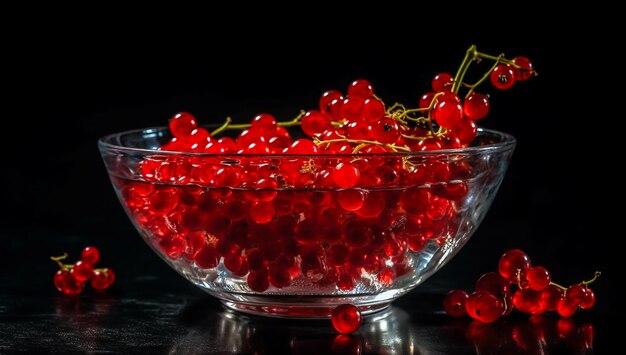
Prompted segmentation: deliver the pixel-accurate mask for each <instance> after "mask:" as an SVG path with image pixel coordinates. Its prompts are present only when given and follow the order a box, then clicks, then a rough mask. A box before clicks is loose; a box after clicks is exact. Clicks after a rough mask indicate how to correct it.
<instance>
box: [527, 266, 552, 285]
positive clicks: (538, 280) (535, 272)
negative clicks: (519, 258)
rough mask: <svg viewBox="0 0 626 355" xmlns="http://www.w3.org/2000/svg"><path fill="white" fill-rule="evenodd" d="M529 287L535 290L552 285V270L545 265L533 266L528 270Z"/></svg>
mask: <svg viewBox="0 0 626 355" xmlns="http://www.w3.org/2000/svg"><path fill="white" fill-rule="evenodd" d="M526 281H528V287H530V288H531V289H533V290H535V291H541V290H543V289H545V288H546V287H548V285H550V281H552V278H551V276H550V272H549V271H548V270H547V269H546V268H545V267H543V266H533V267H531V268H530V269H528V271H527V272H526Z"/></svg>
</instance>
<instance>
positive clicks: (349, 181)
mask: <svg viewBox="0 0 626 355" xmlns="http://www.w3.org/2000/svg"><path fill="white" fill-rule="evenodd" d="M331 175H332V178H333V181H334V182H335V184H336V185H337V186H338V187H340V188H344V189H346V188H350V187H354V186H355V185H356V184H357V183H358V182H359V178H360V177H361V172H360V171H359V169H358V168H357V167H356V166H355V165H354V164H351V163H340V164H339V165H337V167H336V168H335V170H333V172H332V173H331Z"/></svg>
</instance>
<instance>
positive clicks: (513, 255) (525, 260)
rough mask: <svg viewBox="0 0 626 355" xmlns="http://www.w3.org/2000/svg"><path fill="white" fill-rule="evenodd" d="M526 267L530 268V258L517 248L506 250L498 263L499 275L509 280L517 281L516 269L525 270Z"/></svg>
mask: <svg viewBox="0 0 626 355" xmlns="http://www.w3.org/2000/svg"><path fill="white" fill-rule="evenodd" d="M528 268H530V258H529V257H528V255H526V253H524V252H523V251H521V250H519V249H512V250H509V251H507V252H506V253H504V254H503V255H502V257H501V258H500V262H499V263H498V272H499V273H500V275H502V277H504V278H505V279H507V280H509V281H511V282H516V281H517V272H518V271H517V270H521V271H526V270H528Z"/></svg>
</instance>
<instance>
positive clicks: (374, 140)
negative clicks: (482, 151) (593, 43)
mask: <svg viewBox="0 0 626 355" xmlns="http://www.w3.org/2000/svg"><path fill="white" fill-rule="evenodd" d="M472 48H474V47H472ZM468 53H469V52H468ZM472 54H473V55H474V57H473V58H472V60H478V59H479V57H480V56H481V55H483V54H481V53H478V52H476V51H475V48H474V50H473V52H472ZM494 58H495V57H494ZM494 60H495V63H496V65H495V66H494V67H493V68H492V69H491V70H490V71H489V72H488V73H490V74H489V77H490V78H491V81H492V83H493V85H494V86H495V87H497V88H500V89H506V88H508V87H510V86H511V85H512V84H513V83H514V82H515V81H516V80H517V81H520V80H525V79H528V78H529V77H530V76H531V75H532V73H533V71H532V64H531V63H530V61H528V60H527V59H526V58H524V57H518V58H516V59H514V60H511V61H508V60H504V59H503V58H502V57H497V58H495V59H494ZM464 63H469V61H467V60H466V61H464ZM463 65H465V64H463ZM467 65H469V64H467ZM465 69H467V68H465ZM465 71H466V70H465ZM465 71H461V70H460V71H459V72H463V73H464V72H465ZM462 80H463V78H462V75H461V76H460V77H457V78H454V77H452V75H450V74H446V73H442V74H439V75H437V76H436V77H435V79H433V81H432V90H433V91H432V92H429V93H427V94H425V95H424V96H423V97H422V98H421V100H420V107H419V108H416V109H407V108H406V107H405V106H404V105H401V104H394V105H391V106H386V105H385V104H384V103H383V101H382V100H381V99H380V98H378V97H377V96H376V95H375V94H374V90H373V88H372V85H371V84H370V83H369V82H368V81H366V80H356V81H354V82H353V83H352V84H351V85H350V86H349V87H348V89H347V93H346V94H345V95H344V94H343V93H341V92H339V91H334V90H331V91H327V92H325V93H324V94H323V95H322V96H321V98H320V100H319V107H318V109H316V110H309V111H306V112H302V113H301V114H300V115H299V116H297V117H296V118H295V119H293V120H290V121H286V122H278V121H277V120H276V118H275V117H273V116H272V115H270V114H260V115H257V116H256V117H254V118H253V119H252V121H251V122H250V123H249V124H233V123H232V122H231V120H230V119H227V120H226V122H225V123H224V124H223V125H222V126H220V127H219V128H217V129H215V130H213V131H212V132H210V131H209V130H207V129H205V128H204V127H201V126H199V125H198V122H197V120H196V118H195V117H194V116H193V115H192V114H190V113H186V112H181V113H178V114H176V115H174V116H173V117H172V118H171V120H170V121H169V128H170V131H171V133H172V136H173V137H172V138H171V140H169V142H167V143H166V144H164V145H163V146H162V147H160V152H155V154H153V155H151V156H149V157H146V158H145V159H143V160H141V161H140V162H139V163H138V164H137V167H136V168H137V169H136V170H137V171H138V172H139V173H138V175H139V176H138V177H133V178H116V179H114V184H115V185H116V186H117V188H118V190H119V191H120V193H121V198H122V201H123V202H124V203H125V205H126V207H127V209H128V211H129V213H130V214H131V215H132V216H133V220H135V221H136V222H137V223H139V224H140V227H141V228H142V229H143V230H145V231H148V232H149V233H148V234H149V235H147V237H148V238H149V239H150V240H152V242H153V243H154V245H155V246H157V247H158V248H160V249H161V250H162V252H163V254H164V255H165V256H166V257H167V258H169V259H170V260H171V261H177V262H178V261H184V262H188V263H190V264H193V265H194V266H195V267H196V268H199V269H203V270H208V269H214V268H216V267H218V266H219V265H223V266H224V267H225V268H226V269H227V270H228V271H229V272H230V273H231V274H232V275H235V276H238V277H242V278H243V277H245V278H246V282H247V285H248V287H249V289H250V290H252V291H255V292H264V291H266V290H268V289H269V288H270V287H274V288H276V289H281V288H285V287H289V286H290V285H291V284H292V281H293V280H294V279H296V278H301V279H306V280H307V281H308V282H313V283H316V284H318V285H321V286H335V287H336V288H337V289H339V290H341V291H352V290H354V289H355V287H356V286H357V285H358V284H359V283H361V282H369V283H370V284H371V283H372V282H374V283H376V284H378V285H380V287H385V286H389V285H391V284H392V283H393V282H394V280H396V278H398V277H400V276H402V275H405V274H407V272H408V271H410V270H411V265H410V261H409V257H408V256H407V255H409V253H411V252H419V251H421V250H423V249H424V248H425V247H426V245H427V244H428V243H430V242H434V243H438V244H439V245H441V244H443V243H445V238H447V237H448V236H450V235H456V232H457V231H456V230H457V229H458V228H459V225H460V224H461V221H460V218H461V217H460V213H458V212H457V209H458V208H459V206H460V205H462V204H463V200H464V199H465V197H466V195H467V193H468V181H469V180H470V179H472V178H473V177H475V175H477V174H479V173H480V172H475V171H472V169H471V168H470V164H468V162H467V161H463V159H448V158H441V157H438V156H436V155H432V156H431V155H428V156H422V157H415V156H410V155H404V156H402V155H389V153H398V152H413V151H432V150H438V149H443V148H462V147H466V146H468V145H469V144H470V142H471V141H472V140H474V138H475V137H476V132H477V129H476V124H475V121H476V120H478V119H481V118H483V117H484V116H485V115H486V114H487V112H488V110H489V100H488V97H487V96H486V95H482V94H479V93H476V92H474V88H475V87H476V86H477V85H478V84H480V83H481V82H482V81H484V80H485V79H483V80H479V82H477V83H476V84H474V85H468V86H467V87H465V86H464V87H463V88H468V87H469V91H468V94H467V96H466V97H465V99H464V100H461V98H460V97H459V95H458V92H459V89H460V87H459V85H460V84H461V83H463V81H462ZM291 126H300V127H301V134H302V133H304V137H303V138H298V137H295V136H293V135H292V131H289V130H288V129H287V127H291ZM231 130H238V131H239V133H238V134H237V135H236V136H233V137H231V136H225V135H221V133H223V132H225V131H231ZM187 153H204V154H203V155H194V154H187ZM132 169H134V167H133V168H132ZM270 236H271V237H270Z"/></svg>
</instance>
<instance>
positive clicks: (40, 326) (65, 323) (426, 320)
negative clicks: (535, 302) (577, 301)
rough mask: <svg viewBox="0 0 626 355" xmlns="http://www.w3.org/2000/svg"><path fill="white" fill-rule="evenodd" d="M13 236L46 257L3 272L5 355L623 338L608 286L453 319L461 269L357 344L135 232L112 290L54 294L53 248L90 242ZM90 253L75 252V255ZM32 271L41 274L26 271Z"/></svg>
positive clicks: (587, 342) (491, 345) (577, 349)
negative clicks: (230, 304) (254, 304)
mask: <svg viewBox="0 0 626 355" xmlns="http://www.w3.org/2000/svg"><path fill="white" fill-rule="evenodd" d="M3 236H5V235H3ZM6 236H7V237H9V238H7V240H13V241H14V242H13V244H14V246H15V247H16V248H15V249H14V250H21V251H22V253H20V254H17V255H16V254H11V255H7V258H9V260H11V259H13V261H16V260H19V259H20V258H25V259H23V260H35V257H37V258H40V260H38V261H36V262H33V263H32V264H31V265H20V264H19V263H15V264H13V265H15V266H16V267H15V268H14V269H13V270H8V269H4V270H3V271H4V272H5V273H6V276H8V277H4V275H3V278H2V280H3V282H2V287H3V288H2V293H1V294H0V333H1V334H2V336H1V337H0V353H3V352H9V351H10V352H12V351H25V352H32V351H55V352H56V351H58V352H64V353H67V352H116V353H128V352H158V353H183V354H195V353H244V354H248V353H250V354H281V353H294V354H319V353H326V354H334V353H338V354H380V353H382V354H431V353H436V354H438V353H453V354H457V353H468V354H472V353H476V354H491V353H537V354H553V353H573V354H579V353H602V350H607V347H608V344H609V343H611V342H612V340H614V339H615V338H611V337H610V336H609V335H608V334H609V333H608V330H609V329H610V328H608V325H609V324H610V323H613V322H614V321H615V320H616V319H617V318H616V317H615V318H610V316H609V314H610V312H607V310H606V307H605V306H606V298H605V295H604V294H603V292H604V289H605V288H604V287H599V288H598V293H599V295H598V297H599V305H598V307H597V309H595V310H593V311H588V312H579V313H578V314H577V315H576V316H575V317H572V318H569V319H563V318H559V317H558V316H556V315H555V314H547V315H542V316H534V317H529V316H527V315H523V314H513V315H510V316H508V317H506V318H504V319H501V320H499V321H497V322H496V323H493V324H482V323H478V322H475V321H471V320H470V319H468V318H459V319H457V318H452V317H449V316H448V315H446V314H444V313H443V311H442V305H441V304H442V299H443V295H444V294H445V292H446V291H447V290H448V289H449V288H451V287H457V286H458V281H456V280H455V278H454V277H453V275H455V274H457V275H458V274H459V272H460V268H461V264H460V263H458V264H457V263H454V262H453V263H451V264H450V265H448V266H446V267H445V268H444V269H443V270H442V271H441V272H440V273H439V274H437V275H435V276H434V277H433V278H431V279H430V280H429V281H427V282H426V283H425V284H424V285H422V286H419V287H418V288H417V289H415V290H414V291H413V292H411V293H410V294H409V295H406V296H404V297H402V298H400V299H399V300H397V301H396V302H395V303H394V304H393V306H392V307H391V308H390V309H388V310H386V311H382V312H380V313H377V314H375V315H372V316H370V317H367V318H365V320H364V322H363V325H362V326H361V328H360V329H359V331H358V332H356V333H355V334H352V335H340V334H338V333H336V332H335V331H334V330H333V328H332V326H331V324H330V321H325V320H285V319H273V318H264V317H256V316H250V315H245V314H241V313H237V312H233V311H231V310H228V309H226V308H224V307H223V306H222V305H221V304H220V303H219V301H217V300H216V299H215V298H213V297H211V296H209V295H207V294H205V293H203V292H202V291H201V290H199V289H198V288H196V287H195V286H193V285H191V284H190V283H188V282H187V281H185V280H184V279H183V278H182V277H180V276H178V275H177V274H176V273H175V272H174V271H172V270H170V269H168V267H167V266H166V265H165V264H164V263H163V262H161V261H160V260H158V259H157V257H156V256H155V255H152V252H151V251H150V250H149V249H148V248H147V247H146V246H144V245H142V244H141V243H143V242H142V241H140V238H139V237H138V236H134V235H132V234H131V235H129V237H132V239H129V245H130V247H131V248H125V249H118V250H117V251H115V250H116V248H115V246H114V245H109V244H107V243H106V241H104V244H103V246H102V247H101V249H102V260H101V264H102V265H103V266H111V267H114V268H115V269H116V272H117V274H118V282H117V283H116V284H115V285H114V286H113V287H112V288H111V289H110V290H108V291H107V292H105V293H103V294H97V293H94V292H93V291H92V290H91V289H89V287H86V289H85V291H84V292H83V294H81V295H80V296H78V297H67V296H63V295H61V294H59V293H57V291H56V290H55V289H54V288H53V286H52V276H53V274H54V272H55V268H56V266H55V265H54V264H53V263H52V262H50V263H48V260H47V257H46V256H45V254H44V253H45V251H44V250H45V249H47V248H49V249H50V250H58V249H59V247H58V246H56V247H55V246H53V244H57V243H59V244H69V245H79V244H81V243H82V242H81V241H80V238H78V237H63V236H55V235H50V236H49V237H50V238H49V239H48V240H45V241H44V240H42V239H40V238H39V240H40V242H39V243H32V240H31V241H29V238H32V237H40V236H41V235H39V234H37V233H27V234H24V235H23V236H22V238H16V236H15V235H6ZM77 238H78V239H77ZM135 240H136V241H139V242H140V243H135V242H134V241H135ZM20 246H23V247H26V246H30V247H28V248H20ZM134 247H140V248H139V249H133V248H134ZM29 250H30V252H32V254H30V255H29V254H28V253H29ZM79 251H80V248H79V247H77V248H75V249H73V248H70V249H69V250H68V252H70V256H72V255H78V252H79ZM114 252H115V253H116V255H115V257H113V255H111V253H114ZM460 259H461V260H462V259H463V258H460ZM70 260H72V257H70ZM24 267H28V268H29V270H31V271H32V272H33V273H32V274H30V275H27V274H25V273H23V272H21V271H23V270H25V269H24ZM455 284H456V285H457V286H454V285H455Z"/></svg>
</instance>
